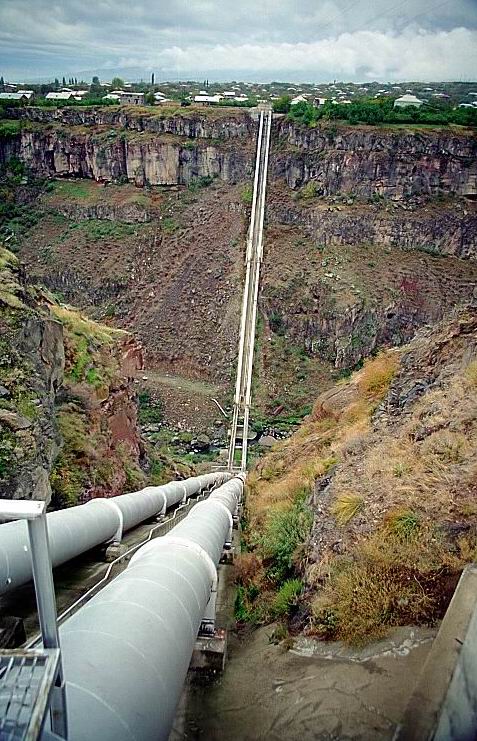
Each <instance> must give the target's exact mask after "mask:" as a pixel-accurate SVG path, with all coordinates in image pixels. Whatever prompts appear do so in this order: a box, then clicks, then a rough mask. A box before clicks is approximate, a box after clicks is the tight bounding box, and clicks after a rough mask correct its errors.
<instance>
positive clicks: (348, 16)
mask: <svg viewBox="0 0 477 741" xmlns="http://www.w3.org/2000/svg"><path fill="white" fill-rule="evenodd" d="M476 29H477V2H476V0H452V2H448V1H447V2H446V1H445V2H442V1H441V0H438V2H437V4H436V2H435V0H399V2H397V3H396V2H393V1H392V0H373V2H372V3H371V2H369V0H354V1H353V2H351V0H240V2H239V1H238V0H134V2H131V0H95V2H84V0H61V3H59V2H56V3H54V4H53V5H52V4H51V2H50V0H0V71H1V72H4V73H5V72H6V71H8V70H16V71H18V74H21V75H23V74H26V75H30V76H33V75H39V74H44V73H48V74H52V73H53V74H56V75H58V74H60V75H61V74H65V73H72V72H75V71H81V70H84V69H88V70H91V69H93V68H94V69H102V68H111V69H114V68H115V67H117V68H125V67H130V66H132V67H137V68H140V69H144V70H145V71H147V70H148V69H149V70H150V69H156V70H158V71H159V70H160V69H163V70H174V71H175V73H176V74H177V75H180V74H181V71H184V73H187V74H191V73H193V72H194V71H195V72H196V73H197V74H198V75H200V74H201V73H202V72H207V73H210V72H211V71H214V73H215V74H216V75H220V72H221V71H222V70H223V71H224V72H227V73H232V72H233V71H236V73H237V76H238V75H239V74H242V75H243V76H245V75H246V74H247V73H250V74H253V73H259V72H260V73H263V76H268V77H273V76H279V75H280V73H282V74H284V75H289V74H292V73H293V74H294V79H299V78H300V77H301V78H302V79H310V76H311V77H314V78H315V79H316V78H324V77H326V78H328V79H329V77H330V76H331V77H347V78H349V79H352V78H354V77H358V78H364V77H376V78H380V79H404V78H407V79H409V78H413V79H430V78H433V79H436V78H441V79H449V78H457V79H460V78H462V77H464V78H468V77H472V76H475V69H476V68H477V38H476V32H477V31H476Z"/></svg>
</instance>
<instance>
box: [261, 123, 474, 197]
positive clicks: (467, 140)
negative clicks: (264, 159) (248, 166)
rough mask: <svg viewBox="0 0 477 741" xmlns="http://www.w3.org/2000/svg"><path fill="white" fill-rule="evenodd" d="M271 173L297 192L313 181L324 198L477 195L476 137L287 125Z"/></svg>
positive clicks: (278, 137)
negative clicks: (376, 195) (282, 179)
mask: <svg viewBox="0 0 477 741" xmlns="http://www.w3.org/2000/svg"><path fill="white" fill-rule="evenodd" d="M274 147H275V155H274V157H273V159H272V172H273V174H274V176H275V177H276V178H284V179H285V180H286V182H287V183H288V185H289V186H290V187H292V188H299V187H300V186H302V185H304V184H305V183H307V182H309V181H313V182H314V183H315V184H316V186H317V191H318V193H319V194H320V195H334V194H336V193H354V194H356V195H360V196H365V197H369V196H371V195H373V194H376V193H377V194H381V195H386V196H388V197H390V198H393V199H396V200H400V199H402V198H405V197H408V196H412V195H416V194H427V195H437V194H439V193H440V192H446V193H452V194H458V195H466V194H476V193H477V187H476V178H477V138H476V137H475V136H474V135H469V134H461V135H459V134H455V133H453V132H452V131H447V130H444V131H428V132H425V131H412V132H411V131H406V129H404V128H400V129H398V130H392V129H389V130H386V129H382V128H381V129H379V128H374V127H365V126H363V127H349V126H348V127H337V126H335V127H333V126H330V125H327V126H325V127H316V128H315V129H310V128H307V127H304V126H297V125H296V124H293V123H291V122H289V121H286V120H282V121H280V122H279V124H278V125H277V127H276V129H275V140H274Z"/></svg>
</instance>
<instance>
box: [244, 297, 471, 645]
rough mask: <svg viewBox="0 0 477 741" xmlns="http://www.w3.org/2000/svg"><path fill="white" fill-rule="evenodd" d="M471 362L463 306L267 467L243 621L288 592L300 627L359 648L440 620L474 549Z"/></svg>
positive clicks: (252, 509)
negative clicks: (403, 628)
mask: <svg viewBox="0 0 477 741" xmlns="http://www.w3.org/2000/svg"><path fill="white" fill-rule="evenodd" d="M476 358H477V311H476V310H475V308H467V309H465V310H462V311H460V312H459V313H458V314H455V315H454V316H453V317H452V318H451V319H449V320H446V321H443V322H441V323H440V324H438V325H437V327H436V328H435V329H433V330H430V329H426V330H423V331H421V332H420V333H419V334H418V336H417V337H416V339H415V340H414V341H413V342H412V343H411V344H410V345H409V346H408V347H407V348H405V349H404V350H402V351H394V350H389V351H386V352H385V353H383V354H381V355H379V356H378V357H376V358H373V359H371V360H368V361H367V362H366V364H365V366H364V368H363V369H362V370H361V371H360V372H358V373H356V374H354V375H353V376H352V377H351V378H350V379H349V380H347V381H344V382H342V383H341V384H338V385H337V386H335V387H334V388H333V389H332V390H331V391H329V392H326V393H325V394H323V395H322V396H321V397H320V398H319V399H318V401H317V403H316V404H315V408H314V411H313V413H312V415H311V416H310V417H309V418H308V419H307V420H306V421H305V423H304V424H303V425H302V427H301V429H300V430H299V431H298V432H297V433H296V434H295V435H294V436H293V437H292V438H290V439H289V440H287V441H284V442H282V443H280V444H279V445H277V446H276V448H274V449H273V451H272V452H271V454H270V455H269V456H267V457H266V458H265V459H263V460H262V461H260V463H259V464H258V465H257V467H256V469H255V471H254V472H252V474H251V475H250V478H249V481H248V486H249V491H248V497H247V528H246V532H245V543H246V548H247V551H246V552H245V553H244V554H243V556H242V557H241V559H240V561H239V564H238V567H237V578H238V581H239V584H240V585H241V593H240V595H241V596H240V599H241V604H240V605H239V607H240V609H239V617H242V618H243V617H245V618H246V619H249V620H252V621H263V620H268V619H270V618H273V617H276V616H277V614H279V613H277V609H276V602H277V600H278V601H279V603H280V604H282V602H283V599H285V598H286V599H285V602H286V609H283V610H282V614H288V613H291V614H292V615H293V614H295V615H296V617H295V621H293V620H292V625H293V624H296V625H299V627H301V628H303V629H305V630H306V631H307V632H309V633H311V634H316V635H319V636H324V637H333V638H341V639H344V640H347V641H351V642H361V641H363V640H366V639H368V638H370V637H376V636H380V635H382V634H383V633H384V632H385V631H386V629H387V628H388V627H390V626H393V625H403V624H407V623H416V622H427V621H433V620H435V619H437V618H438V617H439V616H440V615H441V614H442V612H443V610H444V609H445V606H446V605H447V602H448V600H449V599H450V596H451V593H452V590H453V587H454V586H455V583H456V580H457V578H458V574H459V573H460V571H461V569H462V568H463V566H464V565H465V563H467V562H469V561H472V560H473V559H474V556H475V550H476V532H477V498H476V489H475V475H476V471H477V436H476V431H477V406H476V394H475V392H476V384H477V360H476ZM283 595H285V596H284V597H283ZM279 612H280V611H279Z"/></svg>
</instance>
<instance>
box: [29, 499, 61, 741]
mask: <svg viewBox="0 0 477 741" xmlns="http://www.w3.org/2000/svg"><path fill="white" fill-rule="evenodd" d="M27 523H28V534H29V536H30V546H31V560H32V570H33V582H34V584H35V593H36V602H37V606H38V618H39V621H40V630H41V635H42V640H43V646H44V648H58V649H59V648H60V639H59V634H58V625H57V614H56V599H55V587H54V583H53V572H52V568H51V559H50V548H49V542H48V528H47V525H46V514H45V511H44V510H43V512H42V513H41V514H40V515H39V516H38V517H36V518H34V519H29V520H28V521H27ZM50 714H51V729H52V731H53V733H56V734H58V736H61V737H62V738H67V735H68V724H67V717H66V692H65V680H64V676H63V667H62V664H61V653H60V661H59V666H58V673H57V676H56V682H55V687H54V689H53V692H52V697H51V705H50Z"/></svg>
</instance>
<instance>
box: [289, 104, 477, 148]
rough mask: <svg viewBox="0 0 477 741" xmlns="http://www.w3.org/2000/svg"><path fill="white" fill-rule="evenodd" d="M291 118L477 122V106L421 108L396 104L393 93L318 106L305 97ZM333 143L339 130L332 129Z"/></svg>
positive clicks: (355, 121) (381, 122) (445, 123)
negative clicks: (391, 94)
mask: <svg viewBox="0 0 477 741" xmlns="http://www.w3.org/2000/svg"><path fill="white" fill-rule="evenodd" d="M288 118H289V119H290V120H291V121H296V122H299V123H301V124H304V125H306V126H311V127H313V126H316V125H317V124H318V123H319V122H321V121H323V122H327V121H343V122H345V123H349V124H351V125H353V126H355V125H357V124H368V125H372V126H381V125H389V124H397V125H399V124H400V125H403V124H405V125H410V126H416V125H417V126H426V125H433V126H448V125H449V124H457V125H459V126H477V110H476V109H473V108H456V109H454V108H436V107H431V106H429V105H423V106H421V107H420V108H417V107H415V106H408V107H406V108H394V99H393V98H390V97H386V98H376V99H368V98H366V99H357V100H353V101H352V102H351V103H349V104H340V103H334V102H331V101H327V102H326V103H325V104H324V105H323V106H320V107H316V106H314V105H312V104H311V103H307V102H305V101H303V102H300V103H297V104H296V105H293V106H290V107H289V110H288ZM329 134H330V143H332V141H333V139H334V135H335V134H336V132H333V131H332V130H330V131H329Z"/></svg>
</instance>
